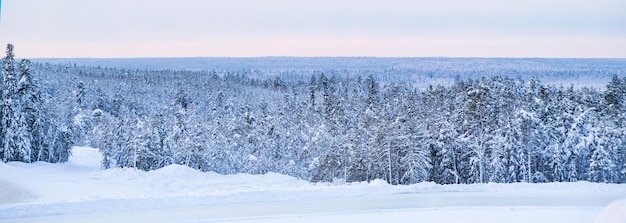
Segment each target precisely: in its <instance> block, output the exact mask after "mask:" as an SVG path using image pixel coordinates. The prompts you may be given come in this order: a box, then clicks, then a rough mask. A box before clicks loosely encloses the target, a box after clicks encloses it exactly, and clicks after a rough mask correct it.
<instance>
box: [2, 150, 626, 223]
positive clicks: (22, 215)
mask: <svg viewBox="0 0 626 223" xmlns="http://www.w3.org/2000/svg"><path fill="white" fill-rule="evenodd" d="M73 154H74V155H73V156H72V157H71V158H70V161H69V163H66V164H49V163H35V164H24V163H16V162H12V163H6V164H5V163H0V222H130V221H133V222H385V221H390V220H393V222H594V221H596V219H598V216H599V215H600V213H601V212H602V211H603V209H605V207H606V206H607V205H609V204H610V203H612V202H614V201H618V200H623V199H626V185H611V184H594V183H587V182H578V183H550V184H476V185H445V186H442V185H436V184H432V183H421V184H416V185H410V186H392V185H388V184H386V183H385V182H382V181H374V182H371V183H352V184H328V183H323V184H313V183H309V182H306V181H302V180H297V179H295V178H292V177H288V176H283V175H279V174H266V175H247V174H238V175H226V176H225V175H219V174H215V173H202V172H199V171H196V170H193V169H189V168H186V167H184V166H177V165H172V166H168V167H166V168H162V169H160V170H157V171H151V172H143V171H137V170H134V169H109V170H100V168H99V161H100V154H99V153H98V151H97V150H95V149H91V148H80V147H77V148H74V150H73ZM624 204H625V202H623V201H622V202H621V203H619V202H618V203H617V205H616V206H613V207H611V208H609V209H607V210H606V211H604V212H606V213H608V214H609V215H611V214H612V215H620V214H622V215H626V209H625V208H624V207H626V205H624ZM622 217H624V218H619V216H618V218H616V220H615V221H614V222H626V217H625V216H622ZM599 220H602V219H599Z"/></svg>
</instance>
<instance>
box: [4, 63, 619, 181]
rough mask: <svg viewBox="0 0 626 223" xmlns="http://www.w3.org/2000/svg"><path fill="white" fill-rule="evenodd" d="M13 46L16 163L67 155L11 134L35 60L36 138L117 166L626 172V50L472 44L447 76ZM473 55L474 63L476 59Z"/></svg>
mask: <svg viewBox="0 0 626 223" xmlns="http://www.w3.org/2000/svg"><path fill="white" fill-rule="evenodd" d="M12 58H13V57H12V56H7V57H6V58H5V59H4V60H3V64H4V69H3V77H4V85H3V89H4V91H3V92H4V93H3V100H4V105H3V109H2V111H3V114H2V115H3V122H2V128H3V131H2V135H1V138H2V145H3V147H2V148H3V150H0V154H2V155H3V157H8V158H7V159H4V158H3V161H5V162H7V161H13V160H18V161H24V162H35V161H61V162H62V161H66V160H67V159H66V158H62V159H55V160H46V159H43V158H39V157H38V156H36V155H33V154H34V153H35V152H33V151H41V150H42V149H41V148H52V147H54V146H52V147H51V146H43V147H35V146H34V145H33V144H32V143H31V145H30V147H28V146H22V147H19V148H22V149H20V150H28V151H31V152H28V154H29V156H28V157H30V158H28V159H26V158H23V156H15V157H14V156H7V155H6V154H7V151H8V150H7V148H9V149H11V148H17V147H14V146H12V145H13V144H9V143H13V142H10V141H11V140H14V141H15V140H16V142H21V141H20V139H21V138H19V137H14V136H10V134H9V133H11V132H12V130H11V131H9V130H8V129H9V128H12V127H11V126H12V121H10V122H11V123H7V122H5V121H4V120H5V119H4V116H6V114H9V113H10V114H13V115H15V113H20V112H13V113H11V112H7V111H9V110H7V109H8V108H7V107H8V106H18V105H23V104H25V103H26V102H23V100H22V102H15V100H14V99H13V98H20V97H22V96H7V95H20V93H15V92H20V90H19V89H22V88H20V87H16V89H18V90H10V89H12V87H10V86H13V85H14V84H13V83H17V84H16V85H17V86H22V84H23V82H22V81H21V80H22V78H18V79H16V78H11V76H15V75H20V74H22V76H24V75H23V74H24V73H28V74H32V77H36V78H35V79H37V80H39V81H33V83H37V86H38V87H37V89H38V90H37V92H38V94H39V96H38V98H40V101H38V102H37V103H36V104H37V105H40V107H42V108H45V111H46V112H45V113H37V114H40V115H39V116H40V117H42V118H41V119H42V120H49V121H47V122H46V123H49V124H46V126H48V127H46V129H47V132H48V133H47V135H45V137H44V136H40V135H37V134H35V133H33V131H34V130H35V129H36V127H33V125H32V123H36V122H32V121H27V120H29V119H28V118H26V121H24V123H26V124H24V126H25V127H24V128H23V129H24V131H26V132H31V134H30V136H29V137H30V138H29V140H31V141H32V140H34V139H37V140H40V141H41V142H44V143H49V144H50V145H56V144H54V143H56V142H63V143H61V144H59V145H62V146H56V147H54V148H67V147H68V145H79V146H92V147H96V148H99V149H100V151H101V152H102V155H103V160H102V168H137V169H141V170H146V171H149V170H155V169H158V168H161V167H164V166H167V165H171V164H180V165H186V166H189V167H191V168H195V169H199V170H202V171H215V172H217V173H222V174H235V173H252V174H263V173H267V172H276V173H281V174H286V175H290V176H295V177H298V178H301V179H305V180H309V181H313V182H320V181H324V182H326V181H340V182H344V181H345V182H361V181H371V180H374V179H383V180H386V181H387V182H389V183H391V184H413V183H418V182H423V181H433V182H436V183H440V184H455V183H486V182H498V183H510V182H554V181H558V182H561V181H580V180H585V181H592V182H607V183H624V182H626V131H625V130H626V129H625V127H626V107H625V106H626V78H624V77H623V76H624V74H626V61H623V60H622V61H620V60H609V61H610V63H608V64H609V65H608V66H607V63H606V61H604V60H579V59H559V60H543V61H542V62H540V63H520V65H519V67H515V64H516V63H514V61H516V59H510V60H507V59H499V60H496V61H502V62H503V63H506V64H507V66H511V69H510V70H518V71H520V72H521V73H524V70H532V72H526V73H534V74H535V75H531V74H528V75H526V76H519V75H518V74H520V72H518V73H515V75H509V74H498V73H491V72H492V71H490V69H483V68H481V67H485V66H486V67H490V66H495V65H493V64H491V63H494V62H493V61H491V62H489V61H490V60H487V59H486V60H485V61H488V62H489V63H486V64H481V63H480V61H481V60H480V59H472V60H475V61H477V62H476V63H477V68H476V69H475V70H474V73H472V75H468V76H467V77H466V76H461V75H458V74H455V73H454V72H456V71H458V70H459V69H450V71H449V73H447V74H446V75H443V76H442V75H439V74H440V73H446V72H447V71H446V70H442V69H441V68H437V67H436V66H432V67H429V69H431V70H432V72H430V73H429V72H428V71H422V70H420V69H416V68H415V67H410V68H401V67H393V68H391V67H390V68H388V69H385V68H382V69H372V70H367V68H362V69H358V67H354V69H338V70H335V69H331V68H323V69H319V70H316V69H314V68H307V69H302V70H298V69H287V70H272V69H268V70H263V69H259V70H251V69H214V70H203V69H195V70H191V69H190V70H174V69H139V68H134V69H124V68H111V67H102V66H86V65H77V64H73V63H61V64H59V63H48V62H36V63H32V64H30V63H28V65H29V66H27V67H28V69H26V71H25V70H24V69H22V67H24V66H22V65H21V63H20V64H17V63H15V62H14V59H12ZM278 59H280V58H278ZM283 59H284V58H283ZM340 59H341V58H338V59H337V60H340ZM233 60H234V61H236V59H233ZM268 60H270V61H271V58H270V59H268ZM301 60H303V61H300V62H299V63H305V62H306V60H307V59H306V58H301ZM346 60H350V59H349V58H348V59H346ZM381 60H384V59H381ZM423 60H426V61H427V60H428V59H423ZM448 60H449V62H450V63H452V64H454V62H455V60H454V59H448ZM458 60H459V61H461V62H463V60H462V59H458ZM11 61H13V62H11ZM131 61H132V60H131ZM173 61H174V62H175V61H177V60H173ZM368 61H374V62H375V61H376V58H369V59H368ZM485 61H483V62H485ZM511 61H513V62H511ZM540 61H541V60H540ZM578 62H580V63H578ZM596 62H597V66H594V64H595V63H596ZM24 63H27V62H24ZM463 63H464V62H463ZM542 64H543V65H542ZM580 64H585V66H584V67H582V68H581V66H580ZM535 65H536V66H535ZM164 66H167V65H164ZM328 66H329V65H327V64H321V65H320V67H328ZM380 66H381V67H384V66H382V65H380ZM446 66H448V67H454V65H449V64H448V65H446ZM463 66H467V67H465V68H463V69H462V70H465V72H467V73H471V70H467V69H471V65H468V64H465V65H463ZM313 67H314V66H313ZM381 70H382V71H381ZM495 70H497V69H495ZM394 72H395V74H390V73H394ZM555 73H556V74H555ZM283 74H284V75H283ZM404 74H406V75H410V76H411V77H412V79H413V80H415V79H414V77H417V76H422V77H425V78H424V79H420V80H437V78H438V77H439V76H442V77H441V78H442V79H441V80H445V83H442V82H437V81H435V82H433V83H435V84H432V85H424V84H423V83H421V84H419V86H418V85H417V84H416V82H412V81H401V80H402V75H404ZM597 75H600V76H601V77H603V78H605V77H607V76H608V77H609V78H607V79H609V80H610V81H609V82H608V83H606V85H605V86H606V87H605V88H601V89H599V88H587V87H576V88H575V87H572V86H557V85H553V84H552V85H548V84H542V81H541V80H540V78H543V77H552V78H553V79H558V78H559V77H561V78H569V77H572V76H575V77H589V78H590V79H593V78H594V77H597ZM29 77H30V76H29ZM390 77H397V78H391V79H390ZM537 77H539V78H537ZM14 79H15V80H20V81H15V80H14ZM29 80H30V79H29ZM11 92H14V93H11ZM26 101H28V100H26ZM14 104H15V105H14ZM11 109H13V107H11ZM11 111H24V112H26V111H30V110H29V109H26V108H22V109H18V110H15V109H14V110H11ZM20 114H21V113H20ZM18 116H19V117H21V116H20V115H17V116H15V117H18ZM11 117H14V116H11ZM11 117H8V118H7V120H19V119H17V118H11ZM24 117H31V116H26V115H24ZM50 129H53V130H50ZM24 135H29V134H26V133H25V134H24ZM26 138H28V137H26ZM37 140H35V141H37ZM37 142H39V141H37ZM41 142H40V143H41ZM52 142H54V143H52ZM14 144H15V143H14ZM18 144H19V143H18ZM37 145H39V144H37ZM27 147H28V148H27ZM46 151H48V150H46ZM50 151H62V152H61V153H60V154H68V151H67V149H65V150H62V149H55V150H50ZM57 153H59V152H57ZM57 153H50V154H57ZM10 154H21V153H16V152H12V153H10ZM68 155H69V154H68ZM57 156H58V155H57ZM46 158H47V157H46Z"/></svg>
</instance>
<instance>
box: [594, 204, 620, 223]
mask: <svg viewBox="0 0 626 223" xmlns="http://www.w3.org/2000/svg"><path fill="white" fill-rule="evenodd" d="M624 222H626V200H619V201H615V202H613V203H611V204H609V206H607V207H606V208H604V209H603V210H602V211H601V212H600V214H598V217H597V218H596V221H595V223H624Z"/></svg>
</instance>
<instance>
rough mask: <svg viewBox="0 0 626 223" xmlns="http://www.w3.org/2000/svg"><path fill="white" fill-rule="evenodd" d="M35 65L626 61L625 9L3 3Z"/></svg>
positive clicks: (8, 31) (386, 3)
mask: <svg viewBox="0 0 626 223" xmlns="http://www.w3.org/2000/svg"><path fill="white" fill-rule="evenodd" d="M0 1H1V4H2V6H1V10H2V12H1V14H0V44H2V45H4V44H6V43H13V44H15V54H16V55H17V56H18V57H27V58H41V57H54V58H75V57H94V58H110V57H257V56H375V57H565V58H571V57H582V58H598V57H600V58H626V1H624V0H524V1H522V0H517V1H505V0H472V1H467V0H437V1H433V0H428V1H422V0H378V1H374V0H298V1H296V0H262V1H260V0H228V1H224V0H219V1H216V0H0Z"/></svg>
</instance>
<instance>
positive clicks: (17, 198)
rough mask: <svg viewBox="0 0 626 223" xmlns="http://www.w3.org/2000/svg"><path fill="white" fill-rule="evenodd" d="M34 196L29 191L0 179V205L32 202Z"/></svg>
mask: <svg viewBox="0 0 626 223" xmlns="http://www.w3.org/2000/svg"><path fill="white" fill-rule="evenodd" d="M35 198H36V196H35V195H34V194H33V193H32V192H31V191H29V190H27V189H25V188H23V187H21V186H19V185H15V184H13V183H11V182H7V181H5V180H2V179H0V205H3V204H10V203H23V202H28V201H31V200H34V199H35Z"/></svg>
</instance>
